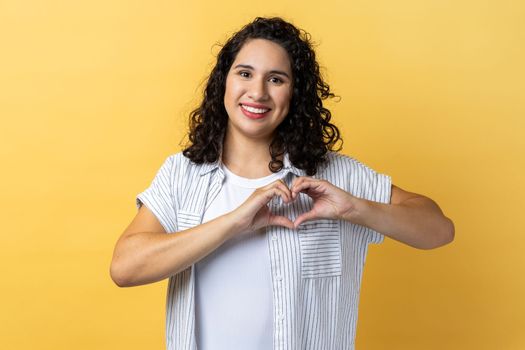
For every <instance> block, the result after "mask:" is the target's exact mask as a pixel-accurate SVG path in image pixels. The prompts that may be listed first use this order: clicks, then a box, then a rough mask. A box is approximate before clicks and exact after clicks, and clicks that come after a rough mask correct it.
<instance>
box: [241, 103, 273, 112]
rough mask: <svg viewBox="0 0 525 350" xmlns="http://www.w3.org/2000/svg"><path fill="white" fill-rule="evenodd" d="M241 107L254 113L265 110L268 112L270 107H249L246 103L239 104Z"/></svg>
mask: <svg viewBox="0 0 525 350" xmlns="http://www.w3.org/2000/svg"><path fill="white" fill-rule="evenodd" d="M240 106H241V108H242V109H244V110H246V111H248V112H250V113H254V114H264V113H266V112H269V111H270V110H271V109H270V108H255V107H250V106H247V105H243V104H242V103H241V104H240Z"/></svg>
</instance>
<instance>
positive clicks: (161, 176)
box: [135, 156, 177, 232]
mask: <svg viewBox="0 0 525 350" xmlns="http://www.w3.org/2000/svg"><path fill="white" fill-rule="evenodd" d="M173 175H174V156H169V157H168V158H167V159H166V160H165V161H164V163H163V164H162V166H161V167H160V169H159V170H158V171H157V174H156V175H155V177H154V179H153V181H152V182H151V184H150V186H149V187H148V188H147V189H146V190H145V191H143V192H141V193H139V194H138V195H137V197H136V200H135V201H136V206H137V209H140V207H141V206H142V204H144V205H146V207H147V208H148V209H149V210H150V211H151V212H152V213H153V214H154V215H155V217H156V218H157V220H159V222H160V224H161V225H162V227H164V230H165V231H166V232H175V231H176V228H177V221H176V212H177V211H176V208H175V200H174V195H173V193H174V191H173Z"/></svg>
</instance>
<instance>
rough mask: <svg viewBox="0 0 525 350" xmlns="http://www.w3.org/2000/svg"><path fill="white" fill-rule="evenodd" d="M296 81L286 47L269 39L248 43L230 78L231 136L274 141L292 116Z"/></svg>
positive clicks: (226, 103)
mask: <svg viewBox="0 0 525 350" xmlns="http://www.w3.org/2000/svg"><path fill="white" fill-rule="evenodd" d="M292 79H293V77H292V68H291V64H290V59H289V58H288V53H287V52H286V50H285V49H284V48H283V47H281V46H280V45H279V44H276V43H274V42H272V41H269V40H265V39H251V40H249V41H247V42H246V43H245V44H244V45H243V46H242V47H241V49H240V51H239V52H238V54H237V57H236V58H235V61H234V62H233V64H232V66H231V68H230V71H229V72H228V76H227V77H226V91H225V94H224V106H225V108H226V112H227V113H228V116H229V120H228V129H227V132H228V134H229V135H227V136H229V137H232V136H233V137H239V136H241V137H242V136H244V137H249V138H257V139H261V140H264V141H265V142H268V141H270V140H271V138H272V135H273V132H274V131H275V129H276V128H277V126H278V125H279V124H280V123H281V122H282V121H283V120H284V118H285V117H286V115H287V114H288V110H289V107H290V100H291V97H292Z"/></svg>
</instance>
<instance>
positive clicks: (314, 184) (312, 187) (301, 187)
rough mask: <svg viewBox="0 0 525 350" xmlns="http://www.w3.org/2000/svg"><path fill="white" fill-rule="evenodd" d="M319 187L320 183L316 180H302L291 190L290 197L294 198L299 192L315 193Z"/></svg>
mask: <svg viewBox="0 0 525 350" xmlns="http://www.w3.org/2000/svg"><path fill="white" fill-rule="evenodd" d="M319 185H320V181H318V180H304V181H302V182H301V183H299V184H297V185H296V186H295V187H294V188H293V189H292V197H294V198H295V197H296V196H297V194H298V193H299V192H305V193H308V192H312V191H313V192H315V191H316V190H317V189H318V188H319Z"/></svg>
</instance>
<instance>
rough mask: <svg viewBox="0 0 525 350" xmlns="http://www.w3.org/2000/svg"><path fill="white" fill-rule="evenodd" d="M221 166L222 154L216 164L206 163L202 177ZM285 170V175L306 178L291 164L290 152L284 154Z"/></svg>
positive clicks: (202, 169)
mask: <svg viewBox="0 0 525 350" xmlns="http://www.w3.org/2000/svg"><path fill="white" fill-rule="evenodd" d="M221 164H222V152H221V153H220V154H219V157H218V158H217V160H216V161H215V162H212V163H204V164H203V165H202V168H201V171H200V175H205V174H207V173H209V172H211V171H214V170H216V169H217V168H219V167H220V165H221ZM283 170H284V173H285V175H286V173H288V172H291V173H292V174H294V175H295V176H306V171H305V170H303V169H299V168H296V167H295V166H293V165H292V163H291V162H290V158H289V156H288V152H285V153H284V158H283Z"/></svg>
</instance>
